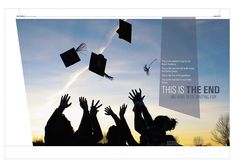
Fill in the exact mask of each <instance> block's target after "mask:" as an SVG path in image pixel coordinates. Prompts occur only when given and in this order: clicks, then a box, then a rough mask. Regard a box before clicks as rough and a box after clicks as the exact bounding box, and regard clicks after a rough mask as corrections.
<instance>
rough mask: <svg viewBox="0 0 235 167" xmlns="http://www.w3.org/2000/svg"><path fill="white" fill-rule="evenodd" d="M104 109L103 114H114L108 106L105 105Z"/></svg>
mask: <svg viewBox="0 0 235 167" xmlns="http://www.w3.org/2000/svg"><path fill="white" fill-rule="evenodd" d="M104 111H105V115H111V116H112V115H114V112H113V110H112V109H111V107H110V106H108V107H105V109H104Z"/></svg>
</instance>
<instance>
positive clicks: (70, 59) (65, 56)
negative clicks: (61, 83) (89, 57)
mask: <svg viewBox="0 0 235 167" xmlns="http://www.w3.org/2000/svg"><path fill="white" fill-rule="evenodd" d="M82 51H86V44H85V43H81V44H80V45H79V46H78V47H77V49H75V48H71V49H69V50H67V51H66V52H64V53H62V54H60V57H61V59H62V61H63V62H64V65H65V67H66V68H67V67H69V66H71V65H73V64H75V63H77V62H79V61H80V60H81V59H80V57H79V56H78V53H82Z"/></svg>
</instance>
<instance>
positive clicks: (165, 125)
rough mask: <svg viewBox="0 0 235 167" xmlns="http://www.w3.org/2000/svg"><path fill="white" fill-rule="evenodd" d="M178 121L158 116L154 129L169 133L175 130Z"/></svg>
mask: <svg viewBox="0 0 235 167" xmlns="http://www.w3.org/2000/svg"><path fill="white" fill-rule="evenodd" d="M176 124H177V121H176V120H175V119H174V118H169V117H167V116H162V115H161V116H157V117H156V118H155V119H154V127H155V128H156V129H158V130H161V131H168V130H173V129H175V126H176Z"/></svg>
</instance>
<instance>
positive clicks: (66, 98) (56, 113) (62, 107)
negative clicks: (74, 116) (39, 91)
mask: <svg viewBox="0 0 235 167" xmlns="http://www.w3.org/2000/svg"><path fill="white" fill-rule="evenodd" d="M69 99H70V96H69V95H68V94H65V95H64V96H62V97H61V99H60V105H59V107H58V108H57V109H55V111H54V112H53V114H52V115H51V117H50V118H49V120H48V123H49V122H51V120H54V119H56V118H58V116H61V115H62V113H63V111H64V110H65V109H66V108H68V107H69V106H70V105H71V104H72V103H68V102H69Z"/></svg>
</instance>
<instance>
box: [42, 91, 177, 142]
mask: <svg viewBox="0 0 235 167" xmlns="http://www.w3.org/2000/svg"><path fill="white" fill-rule="evenodd" d="M129 95H130V96H129V98H130V99H131V100H132V101H133V104H134V108H133V111H134V125H135V130H136V131H137V132H138V133H139V134H140V135H141V136H140V142H139V143H138V142H136V141H135V139H134V137H133V136H132V133H131V131H130V128H129V126H128V123H127V121H126V119H125V116H124V115H125V112H126V109H127V105H126V104H123V105H122V106H120V111H119V117H118V116H117V115H116V114H115V113H114V112H113V110H112V108H111V107H110V106H108V107H106V108H105V114H106V115H108V116H111V117H112V119H113V120H114V122H115V125H112V126H110V128H109V130H108V133H107V136H106V139H107V143H105V144H101V143H100V141H101V140H102V139H103V134H102V130H101V127H100V124H99V121H98V119H97V113H98V109H99V108H100V107H101V106H102V104H99V103H100V101H99V100H98V101H97V102H96V103H95V102H94V100H92V104H91V107H90V109H89V107H88V104H87V100H86V98H84V97H80V98H79V103H80V106H81V108H82V109H83V116H82V120H81V123H80V125H79V127H78V129H77V130H76V131H75V132H74V130H73V128H72V126H71V124H70V121H69V120H68V119H67V118H66V117H65V115H64V114H63V111H64V110H65V109H66V108H68V107H69V106H70V105H71V104H72V103H69V99H70V96H69V95H68V94H66V95H64V96H62V97H61V100H60V105H59V107H58V108H57V109H56V110H55V111H54V113H53V114H52V116H51V117H50V118H49V120H48V122H47V125H46V127H45V137H44V140H45V145H46V146H95V145H106V146H127V145H129V146H137V145H142V146H167V145H171V146H172V145H179V144H178V143H177V142H176V139H175V138H174V137H173V136H172V135H166V131H169V130H173V129H174V128H175V126H176V124H177V121H176V120H175V119H171V118H169V117H167V116H162V115H161V116H157V117H156V118H155V119H154V120H153V119H152V117H151V115H150V113H149V111H148V109H147V107H146V106H145V104H144V102H143V100H144V97H145V96H142V91H141V89H139V91H137V90H132V91H131V92H130V93H129ZM40 145H41V144H40Z"/></svg>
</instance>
